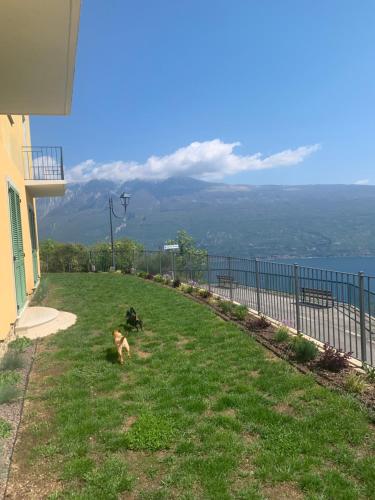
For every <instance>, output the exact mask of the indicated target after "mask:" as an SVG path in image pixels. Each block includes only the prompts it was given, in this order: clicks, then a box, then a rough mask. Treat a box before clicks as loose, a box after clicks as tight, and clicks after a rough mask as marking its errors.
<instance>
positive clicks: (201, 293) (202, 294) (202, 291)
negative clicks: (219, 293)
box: [198, 288, 212, 299]
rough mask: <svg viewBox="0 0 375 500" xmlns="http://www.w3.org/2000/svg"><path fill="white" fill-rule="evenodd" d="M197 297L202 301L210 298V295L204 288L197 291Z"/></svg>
mask: <svg viewBox="0 0 375 500" xmlns="http://www.w3.org/2000/svg"><path fill="white" fill-rule="evenodd" d="M198 295H199V296H200V297H202V299H208V298H209V297H211V295H212V293H211V292H209V291H208V290H206V289H205V288H201V289H200V290H198Z"/></svg>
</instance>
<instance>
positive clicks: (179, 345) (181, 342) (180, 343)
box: [176, 339, 190, 349]
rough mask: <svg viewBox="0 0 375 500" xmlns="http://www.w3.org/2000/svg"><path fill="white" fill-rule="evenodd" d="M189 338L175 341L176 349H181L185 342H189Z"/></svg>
mask: <svg viewBox="0 0 375 500" xmlns="http://www.w3.org/2000/svg"><path fill="white" fill-rule="evenodd" d="M189 342H190V340H189V339H180V340H178V341H177V342H176V347H177V348H178V349H183V348H184V347H185V346H186V344H189Z"/></svg>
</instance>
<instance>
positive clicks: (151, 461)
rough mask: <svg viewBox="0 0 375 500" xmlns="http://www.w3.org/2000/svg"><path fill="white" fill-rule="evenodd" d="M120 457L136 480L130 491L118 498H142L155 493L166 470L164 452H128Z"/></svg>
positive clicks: (165, 455) (127, 499) (129, 499)
mask: <svg viewBox="0 0 375 500" xmlns="http://www.w3.org/2000/svg"><path fill="white" fill-rule="evenodd" d="M122 456H123V458H124V459H125V461H126V463H127V466H128V467H129V472H130V474H131V475H132V476H133V477H134V478H136V480H135V482H134V487H133V489H132V491H131V492H126V493H123V494H122V495H120V497H119V498H123V499H126V500H132V499H138V498H142V497H143V496H144V494H145V493H147V492H155V491H157V490H158V488H160V487H161V486H162V482H163V479H164V476H165V474H166V472H167V470H168V466H167V464H166V463H165V459H166V457H167V453H166V452H165V451H160V452H159V451H158V452H154V453H152V452H146V451H131V450H128V451H126V452H124V453H122ZM146 496H147V495H146ZM176 498H177V497H176Z"/></svg>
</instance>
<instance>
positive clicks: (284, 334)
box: [274, 326, 289, 342]
mask: <svg viewBox="0 0 375 500" xmlns="http://www.w3.org/2000/svg"><path fill="white" fill-rule="evenodd" d="M274 339H275V340H276V342H286V341H287V340H288V339H289V330H288V328H287V327H286V326H280V328H278V329H277V330H276V333H275V337H274Z"/></svg>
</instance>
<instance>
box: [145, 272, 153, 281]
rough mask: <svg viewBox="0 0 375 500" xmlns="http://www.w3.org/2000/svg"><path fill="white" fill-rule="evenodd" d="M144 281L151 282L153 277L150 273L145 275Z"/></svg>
mask: <svg viewBox="0 0 375 500" xmlns="http://www.w3.org/2000/svg"><path fill="white" fill-rule="evenodd" d="M145 278H146V280H151V281H152V280H153V279H154V275H153V274H151V273H147V274H146V276H145Z"/></svg>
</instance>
